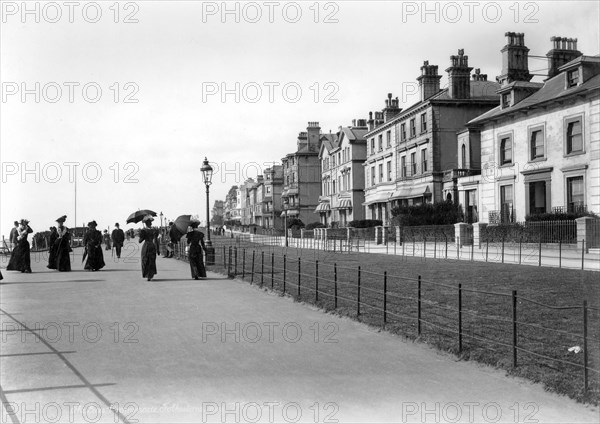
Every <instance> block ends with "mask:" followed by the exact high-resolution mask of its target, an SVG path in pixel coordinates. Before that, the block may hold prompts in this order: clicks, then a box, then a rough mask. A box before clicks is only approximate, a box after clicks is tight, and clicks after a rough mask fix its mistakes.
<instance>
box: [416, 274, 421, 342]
mask: <svg viewBox="0 0 600 424" xmlns="http://www.w3.org/2000/svg"><path fill="white" fill-rule="evenodd" d="M417 334H418V335H419V336H420V335H421V276H420V275H419V282H418V285H417Z"/></svg>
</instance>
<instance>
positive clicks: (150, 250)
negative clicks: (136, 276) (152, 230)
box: [142, 240, 158, 278]
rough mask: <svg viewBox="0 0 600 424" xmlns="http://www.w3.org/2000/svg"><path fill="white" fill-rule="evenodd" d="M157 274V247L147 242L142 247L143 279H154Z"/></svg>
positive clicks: (150, 241) (151, 242) (149, 241)
mask: <svg viewBox="0 0 600 424" xmlns="http://www.w3.org/2000/svg"><path fill="white" fill-rule="evenodd" d="M156 274H158V272H156V245H155V244H154V242H153V241H152V240H146V241H145V242H144V244H143V245H142V277H144V278H153V277H154V276H155V275H156Z"/></svg>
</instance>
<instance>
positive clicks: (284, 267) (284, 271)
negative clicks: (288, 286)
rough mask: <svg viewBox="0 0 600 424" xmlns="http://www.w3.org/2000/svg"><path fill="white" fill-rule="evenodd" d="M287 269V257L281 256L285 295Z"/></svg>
mask: <svg viewBox="0 0 600 424" xmlns="http://www.w3.org/2000/svg"><path fill="white" fill-rule="evenodd" d="M286 268H287V255H283V294H285V274H286Z"/></svg>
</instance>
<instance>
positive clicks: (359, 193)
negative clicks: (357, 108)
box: [315, 119, 368, 227]
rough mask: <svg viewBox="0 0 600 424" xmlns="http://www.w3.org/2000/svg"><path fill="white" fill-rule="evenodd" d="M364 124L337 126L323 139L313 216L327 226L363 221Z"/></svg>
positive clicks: (365, 122)
mask: <svg viewBox="0 0 600 424" xmlns="http://www.w3.org/2000/svg"><path fill="white" fill-rule="evenodd" d="M367 131H368V129H367V121H366V120H364V119H358V120H357V119H355V120H353V121H352V126H350V127H340V128H339V131H338V132H337V133H336V134H334V135H333V137H331V138H327V139H325V140H323V142H322V144H321V149H320V151H319V160H320V162H321V179H322V181H321V184H322V185H321V196H319V206H317V208H316V210H315V213H318V214H319V221H320V222H321V223H322V224H324V225H326V226H329V225H331V224H333V225H336V224H337V225H339V226H341V227H345V226H347V224H348V223H349V222H350V221H353V220H361V219H364V209H363V206H362V204H363V202H364V198H365V195H364V168H363V163H364V161H365V158H366V154H367V150H366V140H365V138H364V135H365V133H366V132H367Z"/></svg>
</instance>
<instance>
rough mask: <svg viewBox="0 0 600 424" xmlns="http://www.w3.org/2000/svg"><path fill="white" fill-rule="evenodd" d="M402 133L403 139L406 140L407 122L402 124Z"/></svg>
mask: <svg viewBox="0 0 600 424" xmlns="http://www.w3.org/2000/svg"><path fill="white" fill-rule="evenodd" d="M400 134H401V138H402V141H404V140H406V123H404V124H401V125H400Z"/></svg>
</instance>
